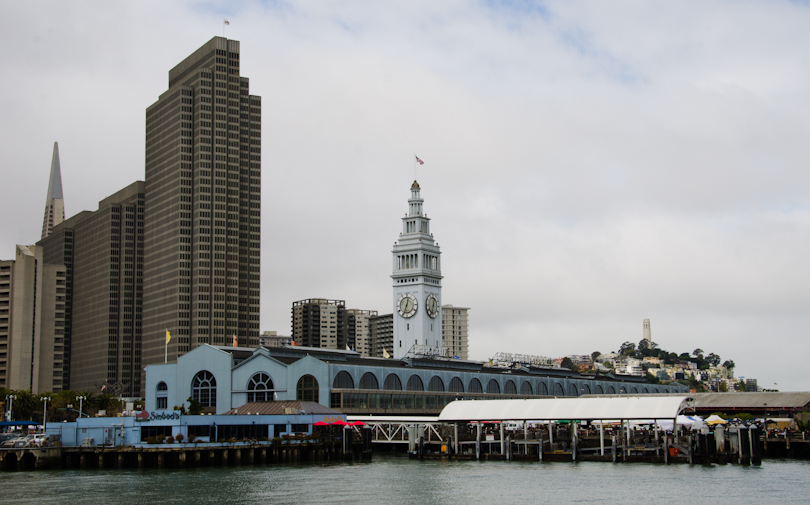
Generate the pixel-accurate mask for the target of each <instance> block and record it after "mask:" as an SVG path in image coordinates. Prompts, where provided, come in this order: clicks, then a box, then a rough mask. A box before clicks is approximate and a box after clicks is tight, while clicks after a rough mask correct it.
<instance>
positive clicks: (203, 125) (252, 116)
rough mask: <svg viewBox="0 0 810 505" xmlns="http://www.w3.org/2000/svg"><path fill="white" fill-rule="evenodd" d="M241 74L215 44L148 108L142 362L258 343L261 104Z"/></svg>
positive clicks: (233, 44)
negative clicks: (200, 348) (207, 348)
mask: <svg viewBox="0 0 810 505" xmlns="http://www.w3.org/2000/svg"><path fill="white" fill-rule="evenodd" d="M239 67H240V45H239V42H238V41H235V40H228V39H226V38H223V37H214V38H213V39H211V40H210V41H208V42H207V43H206V44H204V45H203V46H202V47H200V48H199V49H198V50H197V51H195V52H194V53H193V54H191V55H190V56H189V57H187V58H186V59H185V60H183V61H182V62H181V63H180V64H178V65H177V66H175V67H174V68H173V69H171V70H170V71H169V88H168V90H167V91H165V92H164V93H163V94H161V95H160V98H159V99H158V101H157V102H155V103H154V104H152V105H151V106H149V108H147V109H146V178H145V215H144V217H145V224H146V226H145V228H144V280H143V283H144V284H143V287H144V293H145V297H144V303H143V364H145V365H146V364H151V363H163V361H164V351H166V352H167V354H168V360H169V361H175V360H176V358H177V357H178V356H180V355H182V354H184V353H186V352H188V351H190V350H191V349H193V348H195V347H196V346H198V345H201V344H212V345H232V342H233V337H234V336H236V337H237V339H238V344H239V345H240V346H251V347H255V346H258V337H259V279H260V241H261V240H260V231H261V230H260V226H261V98H260V97H259V96H255V95H251V94H250V92H249V81H248V78H247V77H242V76H241V75H240V74H239ZM167 330H169V331H170V332H171V334H172V336H173V338H172V339H171V342H170V343H169V345H168V349H165V348H164V347H165V335H166V331H167Z"/></svg>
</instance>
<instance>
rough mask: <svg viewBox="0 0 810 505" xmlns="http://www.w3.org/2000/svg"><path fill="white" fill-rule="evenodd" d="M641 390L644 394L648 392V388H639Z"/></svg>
mask: <svg viewBox="0 0 810 505" xmlns="http://www.w3.org/2000/svg"><path fill="white" fill-rule="evenodd" d="M641 392H642V393H645V394H648V393H649V392H650V390H649V389H647V388H644V389H642V390H641Z"/></svg>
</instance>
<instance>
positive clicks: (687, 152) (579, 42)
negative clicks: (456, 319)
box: [0, 2, 810, 390]
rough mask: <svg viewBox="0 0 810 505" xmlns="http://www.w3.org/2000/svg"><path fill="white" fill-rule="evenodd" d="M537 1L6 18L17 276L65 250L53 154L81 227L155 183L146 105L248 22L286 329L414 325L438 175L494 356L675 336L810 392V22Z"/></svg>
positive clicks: (439, 205)
mask: <svg viewBox="0 0 810 505" xmlns="http://www.w3.org/2000/svg"><path fill="white" fill-rule="evenodd" d="M528 5H529V7H525V6H524V7H514V6H513V7H508V6H500V7H493V6H486V5H475V6H470V5H468V4H463V3H449V4H444V5H440V6H439V5H431V4H429V3H424V4H419V3H417V4H410V3H394V4H390V5H386V6H384V7H383V6H373V7H371V6H369V4H366V3H362V2H357V3H349V4H348V5H347V6H343V7H341V8H340V9H339V8H338V7H329V6H319V7H318V8H317V9H316V8H315V7H309V6H307V5H303V4H295V3H294V4H290V5H289V6H288V8H286V9H284V8H278V9H275V8H273V7H267V6H262V5H261V4H258V3H250V2H249V3H245V4H242V5H241V6H240V7H233V6H230V5H228V4H225V3H222V4H217V3H214V4H209V5H207V6H206V7H204V8H203V7H199V6H196V4H188V5H185V4H173V5H162V4H159V3H149V2H145V3H144V4H142V5H140V4H139V5H137V6H135V5H126V4H112V5H103V6H94V7H93V8H92V9H91V8H90V7H86V8H81V7H79V8H75V7H67V6H62V5H59V4H53V5H47V6H37V5H34V6H29V5H4V6H3V7H2V12H3V14H4V15H5V16H6V18H7V19H15V20H17V23H15V25H14V26H11V27H9V29H8V31H7V32H6V33H4V34H2V35H0V36H2V37H3V40H5V41H6V42H7V43H9V44H11V43H12V42H14V41H18V40H21V41H23V42H24V43H23V44H22V45H21V48H20V50H19V51H14V52H12V53H9V54H6V55H4V56H3V60H4V62H5V63H6V68H7V72H6V73H4V75H3V76H2V77H0V90H2V91H3V93H0V95H2V98H0V100H2V105H3V110H4V111H5V113H4V121H2V122H1V123H0V128H2V129H3V130H2V133H3V135H0V138H2V139H3V140H1V141H0V152H2V153H3V156H4V167H5V170H4V179H5V180H6V184H8V185H9V186H8V187H13V188H14V191H13V193H12V194H9V195H8V197H7V198H5V199H4V201H3V203H2V204H0V205H1V206H0V211H2V213H3V215H4V217H5V219H3V224H2V225H0V226H2V228H0V259H11V257H12V255H13V254H14V250H15V245H16V244H34V243H36V241H37V240H38V239H39V236H40V232H41V227H42V214H41V212H42V192H43V191H44V189H45V188H47V184H48V176H49V167H50V164H51V158H52V150H53V143H54V142H59V151H60V161H61V173H62V182H63V195H64V204H65V214H66V217H71V216H74V215H75V214H76V213H78V212H81V211H84V210H93V209H95V208H96V205H97V202H99V201H101V200H102V199H104V198H105V197H107V196H109V195H112V194H114V193H115V192H117V191H118V190H120V189H121V188H123V187H126V186H128V185H129V184H131V183H132V182H133V181H136V180H143V178H144V152H145V145H144V131H145V114H144V109H145V108H146V107H148V106H149V105H150V104H152V103H154V101H155V97H157V96H158V95H159V94H160V93H162V92H163V91H165V89H166V71H167V70H168V69H171V68H173V67H174V66H175V65H176V64H177V63H178V62H179V61H181V60H182V59H183V58H185V57H186V56H187V55H188V54H191V53H192V52H193V51H194V50H195V49H197V48H198V47H200V45H201V44H204V43H205V42H206V41H207V40H210V39H211V37H213V36H216V35H221V34H222V31H221V30H222V18H223V17H225V18H227V19H228V20H229V22H230V24H229V25H228V26H227V27H225V34H224V35H225V37H227V38H229V39H234V40H239V41H240V42H241V45H242V54H243V58H242V65H241V68H240V73H241V74H242V75H247V76H250V78H251V93H255V94H256V95H259V96H262V97H263V106H264V107H263V108H264V109H265V111H264V114H262V116H263V117H262V151H263V154H264V156H263V160H262V178H263V183H264V184H263V185H262V186H263V187H262V215H263V219H262V225H261V226H262V234H261V240H262V261H261V270H262V272H261V274H262V275H261V324H260V328H259V329H260V331H266V330H276V331H278V332H279V333H280V334H285V333H287V332H288V331H289V307H290V304H291V303H292V302H293V301H294V300H301V299H306V298H311V297H324V298H333V299H342V300H346V302H347V308H361V309H367V310H377V311H379V313H380V314H386V313H388V312H390V308H389V307H390V289H391V284H390V282H391V279H390V277H389V275H390V261H391V260H390V256H389V255H390V253H391V247H392V244H393V242H394V240H395V239H396V236H397V233H398V231H399V227H400V224H399V221H400V218H401V217H402V215H403V214H402V213H403V209H402V202H403V201H404V200H405V199H406V198H407V193H408V188H409V187H410V184H411V183H412V182H413V179H414V167H413V156H414V154H415V155H417V156H419V157H420V158H421V159H422V160H424V161H425V165H423V166H419V167H418V168H417V172H416V177H415V178H416V179H417V180H418V181H419V184H420V186H421V187H422V194H423V197H424V198H425V200H426V201H428V202H429V203H430V205H429V208H428V216H429V217H430V218H431V219H432V221H431V223H432V231H433V232H434V233H435V235H436V237H437V238H438V240H439V243H440V246H441V248H442V253H443V254H442V274H443V275H444V280H443V293H442V300H443V302H444V303H451V304H455V305H457V306H463V307H470V308H471V309H470V315H469V317H470V322H469V324H470V335H469V339H470V340H469V349H470V357H471V358H473V359H481V360H483V359H486V358H488V357H490V356H491V355H492V354H494V353H495V352H498V351H504V352H518V353H527V354H536V355H547V356H562V355H567V354H584V353H590V352H593V351H596V350H598V351H601V352H608V351H615V350H616V349H618V347H619V346H620V345H621V343H622V342H624V341H625V340H630V341H632V342H638V341H639V340H641V338H642V331H641V322H642V320H643V319H650V320H651V324H652V325H654V326H655V332H654V334H653V341H655V342H656V343H658V344H659V345H660V346H661V347H662V348H665V349H667V350H672V351H677V352H691V350H692V349H694V348H696V347H700V348H702V349H704V350H706V351H707V352H715V353H717V354H719V355H720V356H722V357H723V359H728V358H731V359H734V360H735V362H736V364H737V370H738V372H739V373H742V374H743V375H746V376H748V377H756V378H757V379H759V381H760V385H762V386H763V387H769V386H771V383H778V384H779V386H778V388H779V389H782V390H807V389H808V384H807V382H806V381H805V379H804V378H803V374H802V365H803V362H802V360H801V357H802V356H803V355H805V354H806V353H807V352H808V351H810V344H808V343H807V342H806V339H805V338H803V337H804V336H805V334H806V332H807V329H808V327H810V315H808V314H807V312H806V309H805V308H804V306H805V305H806V303H805V301H806V300H807V298H808V295H810V293H808V287H807V286H808V285H810V283H808V282H807V281H808V280H809V279H807V276H808V274H807V269H806V268H803V267H804V261H803V260H804V257H805V256H806V252H807V251H808V249H810V244H808V234H807V227H808V221H810V219H809V218H810V213H809V212H808V208H809V207H810V202H809V201H808V194H810V192H809V191H808V190H809V189H810V187H809V186H810V181H808V176H807V175H806V173H805V172H806V171H803V170H802V168H803V165H802V163H803V162H804V159H806V153H805V148H804V142H803V138H804V137H805V136H806V134H807V133H808V131H809V130H810V120H808V118H809V117H810V116H808V115H807V114H806V111H807V109H808V96H810V95H809V94H808V91H810V75H809V74H808V71H807V69H808V68H810V66H808V65H807V64H806V59H807V56H806V55H804V54H803V52H802V50H801V48H803V47H804V46H805V44H804V43H802V41H803V40H804V41H805V42H807V40H806V39H807V38H809V37H810V36H808V35H806V34H805V33H804V30H803V26H805V25H806V22H807V21H808V20H810V11H809V10H808V8H807V7H806V6H804V5H802V4H796V3H790V2H773V3H769V4H767V5H766V4H747V5H745V6H739V5H736V4H732V3H727V2H711V3H707V4H704V5H703V6H702V10H701V11H700V12H694V11H692V10H690V9H689V8H688V7H686V6H680V5H675V4H673V5H664V6H658V7H657V8H655V9H647V10H642V9H639V8H632V7H627V6H624V7H616V6H611V7H608V6H603V5H600V4H584V5H583V6H580V7H574V6H570V5H567V4H564V3H554V2H552V3H548V4H543V5H542V6H540V7H536V8H532V7H531V4H528ZM330 9H335V10H334V11H332V10H330ZM23 26H25V27H26V28H23ZM87 26H91V27H92V28H91V29H88V28H87ZM708 27H711V29H709V28H708ZM145 34H147V35H148V36H146V35H145ZM102 39H103V40H104V43H103V44H99V43H98V41H99V40H102ZM77 47H81V48H82V50H80V51H77V50H76V49H75V48H77ZM31 203H34V204H36V205H33V206H32V205H30V204H31ZM21 209H26V210H25V212H22V211H21ZM28 209H35V210H36V212H30V210H28ZM12 217H13V218H12ZM768 344H771V345H768Z"/></svg>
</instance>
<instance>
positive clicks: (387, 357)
mask: <svg viewBox="0 0 810 505" xmlns="http://www.w3.org/2000/svg"><path fill="white" fill-rule="evenodd" d="M383 358H385V359H390V358H391V355H390V354H388V351H386V350H385V347H383Z"/></svg>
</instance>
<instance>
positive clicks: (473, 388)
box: [467, 379, 484, 393]
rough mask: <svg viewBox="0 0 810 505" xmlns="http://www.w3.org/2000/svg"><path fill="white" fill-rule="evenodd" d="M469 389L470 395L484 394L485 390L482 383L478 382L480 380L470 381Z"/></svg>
mask: <svg viewBox="0 0 810 505" xmlns="http://www.w3.org/2000/svg"><path fill="white" fill-rule="evenodd" d="M467 389H469V392H470V393H483V392H484V388H483V387H482V386H481V381H480V380H478V379H472V380H471V381H470V387H469V388H467Z"/></svg>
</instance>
